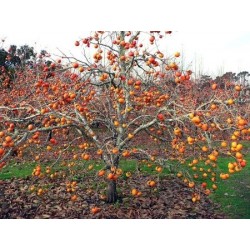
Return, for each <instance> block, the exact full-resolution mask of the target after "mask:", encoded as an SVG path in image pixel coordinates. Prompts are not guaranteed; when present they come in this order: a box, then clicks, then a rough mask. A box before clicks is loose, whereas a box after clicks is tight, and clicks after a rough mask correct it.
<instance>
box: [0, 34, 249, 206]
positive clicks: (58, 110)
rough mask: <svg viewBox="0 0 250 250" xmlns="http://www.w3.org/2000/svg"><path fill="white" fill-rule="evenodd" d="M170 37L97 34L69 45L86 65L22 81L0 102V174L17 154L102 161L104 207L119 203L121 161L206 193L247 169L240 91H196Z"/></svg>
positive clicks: (75, 62)
mask: <svg viewBox="0 0 250 250" xmlns="http://www.w3.org/2000/svg"><path fill="white" fill-rule="evenodd" d="M170 34H171V32H170V31H167V32H158V31H151V32H124V31H121V32H102V31H98V32H93V33H91V34H90V36H89V37H86V38H83V39H81V40H80V41H76V42H75V46H77V47H79V50H81V51H82V58H79V59H77V58H74V57H67V56H64V58H63V64H62V63H61V61H57V62H53V63H51V64H50V65H46V64H45V63H43V62H42V61H41V62H40V63H39V64H37V65H36V67H34V68H33V69H27V70H26V71H22V72H20V73H19V74H18V77H17V79H16V83H15V85H14V88H13V89H11V90H9V89H6V90H3V91H2V92H1V94H0V96H1V98H0V100H1V101H0V103H1V105H0V112H1V114H0V120H1V129H0V130H1V132H0V140H1V143H2V145H1V148H0V157H1V158H0V162H1V167H3V166H7V165H8V164H7V162H8V160H9V159H11V158H12V157H13V154H14V153H15V154H16V157H17V158H20V159H22V158H23V159H24V158H25V157H27V155H29V156H30V155H33V158H34V159H35V160H37V161H38V162H39V164H50V166H51V165H52V166H53V164H55V163H56V162H59V161H60V160H61V161H63V160H65V159H66V160H68V161H69V166H71V165H74V164H79V161H84V162H88V161H90V160H98V159H99V160H101V161H103V163H104V167H103V169H102V170H100V171H99V172H98V173H97V176H99V178H106V179H107V201H108V202H110V203H113V202H116V201H117V191H116V185H117V183H118V182H119V176H120V175H121V173H122V169H121V167H120V161H121V159H132V158H134V159H137V160H140V161H144V162H145V163H147V164H149V165H152V164H153V165H154V166H155V167H156V171H157V172H161V171H162V170H163V169H164V168H168V169H169V170H170V171H173V172H175V173H176V174H177V176H178V177H180V178H182V179H183V181H184V182H185V183H186V184H187V185H188V186H189V187H190V188H194V190H195V189H196V186H195V180H196V179H199V178H203V179H204V181H203V183H202V188H203V189H204V192H205V193H207V194H209V193H210V192H211V190H213V189H214V190H215V189H216V188H217V186H216V178H217V177H220V178H222V179H227V178H229V176H230V174H232V173H234V172H236V171H240V170H241V169H242V168H244V167H245V166H246V161H245V160H244V154H243V153H242V150H243V145H242V144H241V143H240V139H248V138H249V133H250V129H249V125H248V119H249V104H248V103H247V102H239V98H240V97H241V91H242V88H243V86H241V85H237V83H234V82H228V84H226V85H225V86H224V87H223V88H219V87H218V86H217V84H216V83H215V82H211V83H210V86H206V87H203V88H201V86H200V85H199V84H197V83H196V82H194V81H193V80H192V79H191V76H192V72H191V71H190V70H188V69H186V70H183V69H181V67H180V65H179V56H180V53H179V52H176V53H174V54H173V55H170V54H169V55H168V54H166V51H165V50H166V49H165V48H166V47H167V46H168V39H172V38H171V37H170ZM247 107H248V109H247ZM48 132H50V134H48ZM34 148H36V150H35V153H34ZM32 151H33V154H32ZM224 155H227V156H230V157H231V158H232V161H231V162H230V165H229V166H228V172H227V173H221V172H220V171H219V170H218V169H217V159H218V157H220V156H224ZM48 159H49V163H46V162H45V160H48ZM52 161H53V162H54V163H51V162H52ZM75 162H76V163H75ZM39 164H38V167H37V168H36V169H35V170H34V175H36V176H39V175H41V168H40V165H39ZM207 179H210V180H211V181H212V183H213V184H211V187H208V186H207V182H206V180H207ZM145 185H148V186H150V187H154V186H155V185H156V181H155V180H152V181H149V182H148V183H147V184H145ZM198 189H199V188H198V187H197V190H198ZM198 192H199V191H197V192H196V191H194V197H193V201H196V200H199V195H198ZM132 195H135V196H137V195H139V192H138V191H137V190H134V189H133V190H132Z"/></svg>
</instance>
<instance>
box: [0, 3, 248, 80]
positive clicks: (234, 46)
mask: <svg viewBox="0 0 250 250" xmlns="http://www.w3.org/2000/svg"><path fill="white" fill-rule="evenodd" d="M157 1H158V0H157ZM157 1H154V3H156V2H157ZM110 2H111V3H110ZM131 2H132V4H131V5H130V4H129V3H131ZM175 2H176V3H177V6H178V7H177V8H176V7H174V6H171V5H169V4H167V5H166V7H164V8H163V6H161V7H162V8H157V6H156V8H155V6H154V7H152V6H149V7H147V8H146V11H143V10H142V9H141V4H138V3H135V1H131V0H127V1H126V3H127V5H125V6H124V8H122V12H119V11H113V10H112V8H113V7H114V6H117V3H118V2H117V1H115V2H114V4H113V5H114V6H113V7H112V8H111V7H110V6H112V1H110V0H105V1H100V2H99V1H95V2H92V3H90V4H89V3H88V2H86V1H80V0H72V1H63V2H59V1H52V0H50V1H48V0H43V1H30V0H22V1H17V0H12V1H8V2H7V1H4V2H1V20H2V21H1V23H0V38H6V42H5V43H6V45H7V44H17V45H21V44H29V45H31V46H34V47H35V48H37V49H41V48H43V49H47V50H48V51H49V52H51V53H58V51H57V50H56V48H57V47H58V48H60V49H61V50H62V51H64V52H65V53H66V54H68V53H69V52H71V53H73V54H75V53H77V52H76V48H74V41H75V40H77V39H79V38H81V37H84V35H85V34H87V33H88V32H87V31H89V30H97V29H98V30H103V29H104V30H131V29H132V30H149V29H150V30H172V29H173V30H174V32H173V35H172V37H171V39H169V40H168V49H169V51H180V52H183V55H184V62H185V65H186V66H191V67H192V69H193V70H195V69H196V71H201V72H202V73H204V74H206V73H207V74H212V75H216V74H220V73H223V72H227V71H233V72H239V71H243V70H247V71H250V29H248V30H247V29H246V28H244V27H243V26H242V23H246V20H244V18H247V17H248V16H249V14H248V13H247V12H246V9H247V7H246V6H245V5H244V4H245V3H246V2H247V1H241V0H239V1H237V3H238V4H239V6H241V8H239V10H238V9H237V6H238V5H237V6H235V5H230V4H228V5H227V6H224V5H223V4H221V5H219V4H218V2H216V1H213V0H210V1H209V5H206V1H204V2H203V1H195V0H190V1H188V4H187V3H186V2H187V1H184V2H181V1H178V0H176V1H175ZM200 2H203V4H201V3H200ZM241 2H242V3H241ZM136 4H137V5H136ZM178 4H179V5H178ZM242 4H243V5H242ZM244 6H245V7H244ZM118 7H119V6H118ZM194 7H200V8H201V10H200V11H198V10H196V9H195V8H194ZM105 8H106V9H105ZM187 8H189V9H187ZM221 8H222V9H223V11H221V12H220V11H218V10H219V9H221ZM118 9H119V8H118ZM2 10H5V11H2ZM119 10H120V9H119ZM137 10H138V11H137ZM172 10H173V11H172ZM150 13H153V14H155V15H152V16H151V14H150ZM126 15H128V17H127V18H126ZM131 16H132V17H133V18H132V19H131V18H130V17H131ZM134 17H135V18H134ZM150 17H153V18H152V20H151V19H150ZM168 17H169V18H168ZM173 18H175V19H174V22H173ZM148 19H149V20H148ZM248 19H249V18H248ZM162 20H166V21H165V22H162ZM169 20H171V22H169ZM247 21H249V20H247ZM152 23H153V25H152ZM248 23H249V22H248ZM148 24H150V25H149V26H148Z"/></svg>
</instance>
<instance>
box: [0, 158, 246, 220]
mask: <svg viewBox="0 0 250 250" xmlns="http://www.w3.org/2000/svg"><path fill="white" fill-rule="evenodd" d="M245 159H246V160H247V162H248V165H247V166H246V167H245V168H244V169H243V171H241V172H238V173H234V174H232V175H230V178H229V179H228V180H220V179H218V180H217V184H218V189H217V190H216V192H214V193H213V194H212V195H211V196H210V197H211V199H212V200H213V201H214V202H216V203H219V204H220V205H221V209H222V211H223V212H224V213H225V214H227V216H228V217H230V218H242V219H243V218H244V219H250V167H249V163H250V155H249V154H248V155H247V157H245ZM229 161H230V159H229V158H220V159H219V160H218V167H219V170H220V171H221V172H225V173H226V172H227V165H228V162H229ZM89 164H93V165H94V169H95V170H98V169H101V168H102V167H103V165H102V164H100V163H95V162H93V161H88V162H85V164H84V165H83V163H82V161H81V162H79V164H77V166H76V167H74V169H78V168H86V169H87V167H88V165H89ZM36 165H37V163H36V162H32V163H20V164H17V163H13V162H12V163H11V164H10V165H9V166H8V167H6V168H4V169H2V171H1V172H0V179H10V178H13V177H17V178H25V177H27V176H31V174H32V171H33V169H34V167H35V166H36ZM41 165H42V167H43V164H41ZM46 165H47V166H48V165H49V164H46ZM44 167H45V166H44ZM120 167H121V168H122V169H123V171H124V173H125V172H128V171H130V172H135V171H136V169H137V170H140V171H143V172H147V173H149V174H155V173H156V172H155V166H152V167H148V166H146V165H143V164H138V163H137V162H136V161H135V160H126V161H125V160H123V161H121V163H120ZM138 167H139V169H138ZM54 169H55V170H56V171H57V170H61V169H67V167H62V166H59V165H57V166H55V167H54ZM168 174H169V172H168V170H167V169H164V171H163V173H161V175H168ZM200 181H202V180H200ZM208 182H209V181H208Z"/></svg>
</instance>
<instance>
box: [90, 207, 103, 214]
mask: <svg viewBox="0 0 250 250" xmlns="http://www.w3.org/2000/svg"><path fill="white" fill-rule="evenodd" d="M100 211H101V208H99V207H93V208H91V213H92V214H97V213H99V212H100Z"/></svg>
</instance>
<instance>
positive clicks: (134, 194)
mask: <svg viewBox="0 0 250 250" xmlns="http://www.w3.org/2000/svg"><path fill="white" fill-rule="evenodd" d="M137 193H138V190H137V189H135V188H133V189H132V190H131V194H132V195H133V196H136V195H137Z"/></svg>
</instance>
